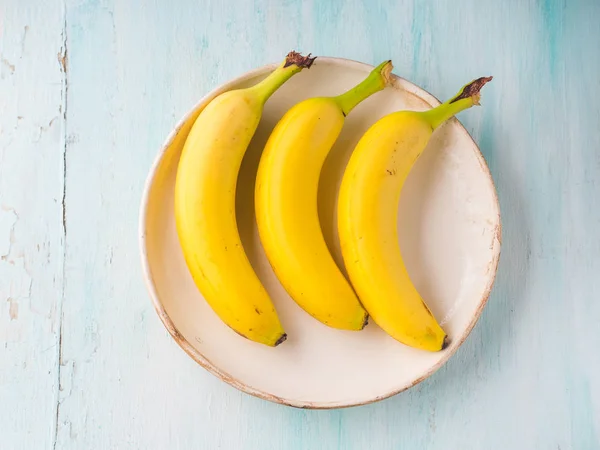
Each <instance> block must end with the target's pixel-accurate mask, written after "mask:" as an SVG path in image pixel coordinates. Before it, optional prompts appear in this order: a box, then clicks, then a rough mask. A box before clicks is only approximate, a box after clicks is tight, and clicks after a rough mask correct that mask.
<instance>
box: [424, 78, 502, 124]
mask: <svg viewBox="0 0 600 450" xmlns="http://www.w3.org/2000/svg"><path fill="white" fill-rule="evenodd" d="M492 78H493V77H482V78H477V79H476V80H473V81H471V82H470V83H469V84H466V85H464V86H463V87H462V89H461V90H460V91H459V93H458V94H456V95H455V96H454V97H452V98H451V99H450V100H448V101H446V102H444V103H442V104H441V105H440V106H437V107H435V108H433V109H430V110H428V111H423V112H421V113H420V114H422V116H423V117H424V118H425V120H426V121H427V122H429V124H430V125H431V128H433V129H434V130H435V129H436V128H437V127H439V126H440V125H441V124H442V123H444V122H445V121H446V120H448V119H449V118H450V117H452V116H454V115H456V114H458V113H459V112H461V111H464V110H465V109H468V108H470V107H471V106H473V105H479V98H480V94H479V92H480V91H481V88H482V87H483V86H485V84H486V83H488V82H489V81H491V80H492Z"/></svg>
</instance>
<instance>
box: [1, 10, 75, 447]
mask: <svg viewBox="0 0 600 450" xmlns="http://www.w3.org/2000/svg"><path fill="white" fill-rule="evenodd" d="M63 25H64V16H63V8H62V5H61V3H59V2H58V1H48V2H45V3H36V4H35V5H34V3H33V2H31V1H28V2H12V3H11V5H10V7H7V5H6V3H4V4H3V5H2V8H1V9H0V447H1V448H6V449H11V450H12V449H31V448H36V449H50V448H52V446H53V442H54V433H55V430H56V399H57V395H58V352H59V345H58V340H59V328H60V299H61V296H62V281H63V279H62V273H63V244H64V239H63V237H64V236H63V224H62V196H63V150H64V115H63V112H64V108H63V106H64V99H63V97H64V77H65V74H64V71H63V70H62V65H61V63H60V62H59V59H60V56H61V55H62V52H63V49H64V35H63Z"/></svg>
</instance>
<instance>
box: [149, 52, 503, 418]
mask: <svg viewBox="0 0 600 450" xmlns="http://www.w3.org/2000/svg"><path fill="white" fill-rule="evenodd" d="M322 62H325V63H329V64H333V65H341V66H345V67H349V68H354V69H361V70H363V71H365V72H369V71H371V70H372V69H373V68H374V66H373V65H370V64H367V63H363V62H360V61H356V60H353V59H347V58H340V57H333V56H319V57H317V59H316V61H315V64H318V63H322ZM277 66H278V63H269V64H265V65H263V66H260V67H257V68H254V69H251V70H249V71H246V72H244V73H243V74H241V75H239V76H237V77H234V78H232V79H230V80H228V81H226V82H224V83H221V84H219V85H218V86H216V87H215V88H213V89H211V90H210V91H209V92H207V93H206V94H205V95H204V96H202V98H200V100H198V101H197V102H196V104H195V105H194V106H192V107H191V108H190V109H189V110H188V111H187V112H186V113H185V114H184V115H183V116H182V117H181V119H179V121H178V122H177V124H176V125H175V126H174V128H173V129H172V130H171V132H170V133H169V134H168V135H167V137H166V138H165V140H164V141H163V143H162V145H161V147H160V150H159V152H158V154H157V155H156V157H155V158H154V160H153V162H152V165H151V166H150V169H149V172H148V175H147V177H146V180H145V183H144V189H143V193H142V197H141V204H140V210H139V223H138V245H139V250H140V257H141V263H142V272H143V277H144V282H145V285H146V289H147V290H148V293H149V295H150V298H151V300H152V304H153V306H154V309H155V311H156V313H157V314H158V317H159V319H160V320H161V322H162V323H163V325H164V327H165V328H166V329H167V331H168V332H169V334H170V335H171V337H172V338H173V339H174V340H175V342H176V343H177V344H178V345H179V346H180V347H181V348H182V349H183V350H184V351H185V353H187V354H188V356H190V357H191V358H192V359H193V360H194V361H195V362H196V363H198V364H199V365H200V366H201V367H203V368H204V369H205V370H207V371H208V372H209V373H211V374H212V375H214V376H216V377H217V378H219V379H220V380H221V381H224V382H226V383H227V384H229V385H231V386H233V387H234V388H236V389H238V390H240V391H242V392H244V393H246V394H250V395H252V396H254V397H258V398H261V399H263V400H268V401H271V402H274V403H279V404H281V405H285V406H291V407H294V408H302V409H339V408H349V407H354V406H362V405H368V404H371V403H375V402H379V401H381V400H384V399H387V398H390V397H393V396H395V395H397V394H400V393H401V392H404V391H406V390H408V389H410V388H412V387H414V386H416V385H417V384H419V383H421V382H422V381H424V380H425V379H427V378H429V377H430V376H431V375H433V374H434V373H435V372H437V371H438V370H439V369H440V368H441V367H442V366H444V364H446V362H447V361H448V360H449V359H450V358H451V357H452V356H453V355H454V354H455V353H456V351H457V350H458V349H459V348H460V347H461V346H462V344H463V343H464V342H465V340H466V339H467V337H468V336H469V335H470V334H471V331H472V330H473V328H474V327H475V325H476V324H477V322H478V321H479V318H480V316H481V313H482V312H483V309H484V308H485V306H486V304H487V302H488V299H489V296H490V293H491V291H492V289H493V286H494V284H495V281H496V278H497V272H498V265H499V260H500V254H501V247H502V217H501V211H500V203H499V200H498V192H497V189H496V186H495V183H494V179H493V177H492V174H491V171H490V169H489V167H488V165H487V162H486V160H485V158H484V156H483V154H482V153H481V150H480V148H479V146H478V145H477V143H476V142H475V140H474V139H473V137H472V136H471V134H470V133H469V132H468V131H467V129H466V128H465V127H464V126H463V125H462V123H461V122H460V121H459V120H458V119H457V118H456V117H453V118H452V119H450V120H453V121H454V123H455V124H456V125H457V126H459V127H460V128H462V130H463V131H464V133H466V135H467V136H468V138H469V139H470V140H471V142H472V144H473V149H474V152H475V156H476V157H477V159H478V162H479V164H480V166H481V169H482V172H483V174H484V175H485V176H486V178H487V179H488V180H487V181H488V182H489V183H490V187H491V189H492V194H493V198H494V204H495V205H494V206H495V209H496V211H497V227H496V230H495V236H494V238H495V241H496V242H497V243H496V245H495V250H496V252H495V254H494V255H492V258H493V259H492V261H491V262H492V266H491V268H490V269H491V270H490V272H489V273H491V276H490V278H489V279H488V283H487V285H486V288H485V290H484V292H483V295H482V297H481V298H480V300H479V304H478V306H477V309H476V311H475V313H474V314H473V316H472V317H471V320H470V322H469V324H468V326H467V328H466V329H465V331H464V332H463V333H462V334H461V335H460V336H459V338H458V339H457V340H454V342H452V343H451V344H450V346H449V348H447V349H446V351H445V352H444V354H443V356H442V358H441V359H440V360H439V361H438V362H437V363H436V364H434V365H433V366H431V367H430V368H429V369H428V370H427V371H425V373H423V374H422V375H421V376H419V377H418V378H416V379H414V380H412V381H411V382H410V383H406V384H405V385H403V386H401V387H400V388H397V389H393V390H392V391H390V392H387V393H385V394H382V395H378V396H376V397H373V398H371V399H368V400H364V401H336V402H315V401H304V400H293V399H287V398H283V397H280V396H277V395H274V394H270V393H268V392H265V391H264V390H261V389H256V388H253V387H252V386H248V385H246V384H245V383H243V382H241V381H240V380H238V379H236V378H235V377H233V376H231V375H230V374H228V373H227V372H225V371H223V370H222V369H220V368H219V367H218V366H216V365H215V364H213V363H212V362H211V361H210V360H209V359H208V358H206V357H205V356H204V355H203V354H202V353H200V352H199V351H198V350H197V349H196V348H195V347H194V346H193V345H191V344H190V343H189V341H188V340H187V339H186V338H185V337H184V336H183V335H182V334H181V333H180V332H179V331H178V330H177V327H176V326H175V324H174V323H173V321H172V320H171V318H170V317H169V315H168V314H167V312H166V310H165V308H164V306H163V304H162V302H161V301H160V297H159V295H158V293H157V290H156V286H155V283H154V278H153V276H152V271H151V268H150V262H149V259H148V252H147V246H146V230H147V218H148V204H149V201H150V191H151V189H152V186H153V184H154V181H155V179H156V175H157V171H158V168H159V166H160V164H161V162H162V160H163V158H164V156H165V154H166V152H167V149H168V148H169V146H170V145H171V143H172V142H173V140H174V138H175V137H176V136H177V134H178V133H179V131H180V130H181V128H183V126H184V125H185V123H186V122H187V120H188V119H189V118H190V117H191V116H193V115H194V114H195V113H196V111H198V110H199V109H200V108H202V107H206V105H207V104H208V103H209V102H210V101H211V100H212V99H213V98H215V97H216V96H217V95H219V94H221V93H222V92H225V91H227V90H229V89H231V88H232V87H234V86H236V85H237V84H239V83H241V82H244V81H247V80H249V79H252V78H254V77H256V76H260V75H263V74H266V73H268V72H270V71H272V70H274V69H275V68H276V67H277ZM391 78H392V83H393V86H394V87H400V88H401V89H403V90H405V91H408V92H409V93H411V94H413V95H416V96H417V97H419V98H420V99H421V100H423V101H425V102H426V103H427V104H428V105H429V106H430V107H434V106H437V105H439V104H440V103H441V102H440V101H439V100H438V99H437V98H436V97H435V96H433V95H432V94H431V93H429V92H428V91H426V90H425V89H423V88H421V87H419V86H417V85H416V84H414V83H412V82H410V81H408V80H407V79H405V78H403V77H400V76H398V75H396V74H393V73H392V74H391Z"/></svg>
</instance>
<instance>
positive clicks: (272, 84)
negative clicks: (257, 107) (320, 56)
mask: <svg viewBox="0 0 600 450" xmlns="http://www.w3.org/2000/svg"><path fill="white" fill-rule="evenodd" d="M315 59H317V57H316V56H315V57H313V58H311V57H310V53H309V54H308V55H307V56H302V55H301V54H300V53H297V52H294V51H292V52H290V53H288V54H287V56H286V57H285V60H284V61H283V62H282V63H281V64H280V65H279V67H277V69H275V70H274V71H273V72H271V73H270V74H269V76H268V77H267V78H265V79H264V80H262V81H261V82H259V83H257V84H256V85H254V86H252V87H251V88H249V89H251V90H253V91H255V92H256V93H257V95H258V96H259V97H260V98H261V100H262V101H263V103H264V102H266V101H267V100H268V99H269V97H271V95H273V93H274V92H275V91H276V90H277V89H279V88H280V87H281V86H282V85H283V83H285V82H286V81H287V80H289V79H290V78H291V77H292V76H293V75H295V74H297V73H298V72H300V71H301V70H302V69H309V68H310V66H312V64H313V62H314V61H315Z"/></svg>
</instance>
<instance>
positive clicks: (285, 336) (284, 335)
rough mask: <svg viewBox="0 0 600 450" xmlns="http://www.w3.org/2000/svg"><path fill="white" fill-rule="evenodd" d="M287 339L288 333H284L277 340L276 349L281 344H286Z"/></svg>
mask: <svg viewBox="0 0 600 450" xmlns="http://www.w3.org/2000/svg"><path fill="white" fill-rule="evenodd" d="M286 339H287V333H283V334H282V335H281V337H280V338H279V339H277V342H275V347H277V346H278V345H279V344H281V343H282V342H285V341H286Z"/></svg>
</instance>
